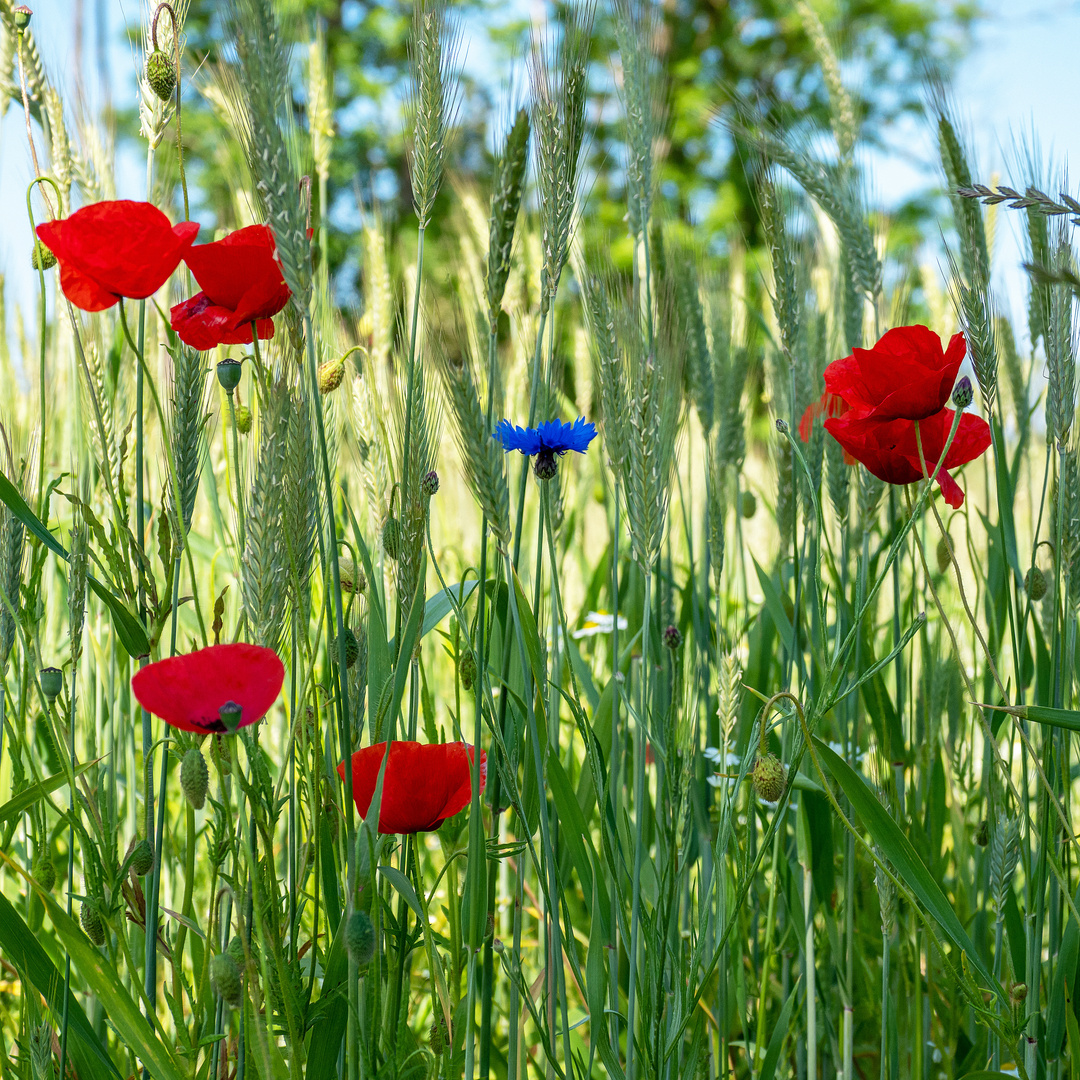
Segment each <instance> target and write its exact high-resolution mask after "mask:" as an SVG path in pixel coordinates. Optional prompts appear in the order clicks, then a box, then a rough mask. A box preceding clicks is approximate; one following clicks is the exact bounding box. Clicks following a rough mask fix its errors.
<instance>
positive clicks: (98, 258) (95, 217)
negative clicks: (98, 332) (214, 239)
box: [37, 199, 199, 311]
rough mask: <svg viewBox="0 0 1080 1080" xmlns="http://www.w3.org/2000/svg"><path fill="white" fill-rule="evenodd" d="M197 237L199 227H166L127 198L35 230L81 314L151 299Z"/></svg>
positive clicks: (146, 206)
mask: <svg viewBox="0 0 1080 1080" xmlns="http://www.w3.org/2000/svg"><path fill="white" fill-rule="evenodd" d="M198 232H199V225H198V222H195V221H182V222H180V224H179V225H170V224H169V219H168V218H167V217H166V216H165V215H164V214H163V213H162V212H161V211H160V210H159V209H158V208H157V207H156V206H151V205H150V203H148V202H132V201H131V200H129V199H115V200H112V201H110V202H98V203H92V204H91V205H90V206H84V207H83V208H82V209H81V210H76V211H75V213H74V214H72V215H71V217H67V218H61V219H60V220H59V221H49V222H46V223H45V224H44V225H39V226H38V228H37V234H38V238H39V239H40V240H41V242H42V243H43V244H44V245H45V246H46V247H47V248H48V249H49V250H50V251H51V252H52V253H53V254H54V255H55V256H56V260H57V262H59V263H60V288H62V289H63V290H64V295H65V296H66V297H67V298H68V299H69V300H70V301H71V302H72V303H73V304H74V305H75V306H76V307H77V308H82V310H83V311H104V310H105V309H106V308H109V307H112V306H113V304H115V303H116V302H117V300H119V299H120V298H121V297H128V298H129V299H132V300H143V299H145V298H146V297H148V296H153V294H154V293H156V292H157V291H158V289H160V288H161V286H162V285H164V284H165V282H166V281H167V280H168V278H169V275H170V274H171V273H172V272H173V271H174V270H175V269H176V268H177V266H178V265H179V264H180V260H181V259H182V258H183V257H184V252H185V251H187V250H188V248H190V247H191V244H192V242H193V241H194V240H195V237H196V235H197V234H198Z"/></svg>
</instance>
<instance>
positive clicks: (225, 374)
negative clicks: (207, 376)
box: [217, 357, 244, 394]
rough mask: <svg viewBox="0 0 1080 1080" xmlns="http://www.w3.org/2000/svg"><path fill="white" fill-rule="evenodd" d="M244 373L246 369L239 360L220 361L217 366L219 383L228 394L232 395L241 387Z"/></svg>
mask: <svg viewBox="0 0 1080 1080" xmlns="http://www.w3.org/2000/svg"><path fill="white" fill-rule="evenodd" d="M243 373H244V367H243V365H242V364H241V363H240V361H239V360H233V359H232V358H231V357H230V358H229V359H228V360H219V361H218V365H217V381H218V383H219V384H220V386H221V389H222V390H224V391H225V392H226V393H227V394H231V393H232V392H233V391H234V390H235V389H236V388H237V387H238V386H239V385H240V376H241V375H243Z"/></svg>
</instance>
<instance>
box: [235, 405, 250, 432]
mask: <svg viewBox="0 0 1080 1080" xmlns="http://www.w3.org/2000/svg"><path fill="white" fill-rule="evenodd" d="M236 430H237V431H239V432H240V434H241V435H247V434H248V432H250V431H251V410H250V409H249V408H248V407H247V406H246V405H237V406H236Z"/></svg>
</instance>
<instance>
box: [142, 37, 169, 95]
mask: <svg viewBox="0 0 1080 1080" xmlns="http://www.w3.org/2000/svg"><path fill="white" fill-rule="evenodd" d="M146 81H147V82H148V83H149V84H150V89H151V90H153V91H154V93H155V94H157V96H158V97H159V98H161V100H162V101H168V100H169V99H170V98H171V97H172V95H173V91H174V90H175V89H176V67H175V66H174V64H173V61H172V57H171V56H169V54H168V53H166V52H165V51H164V50H162V49H155V50H154V51H153V52H152V53H151V54H150V55H149V56H148V57H147V58H146Z"/></svg>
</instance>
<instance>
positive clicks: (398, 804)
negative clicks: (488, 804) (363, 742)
mask: <svg viewBox="0 0 1080 1080" xmlns="http://www.w3.org/2000/svg"><path fill="white" fill-rule="evenodd" d="M385 755H386V743H384V742H381V743H375V745H374V746H367V747H365V748H364V749H363V750H357V751H356V753H355V754H353V756H352V781H353V802H355V803H356V809H357V810H359V811H360V814H361V816H363V815H365V814H367V812H368V808H369V807H370V806H371V800H372V798H373V797H374V795H375V785H376V783H378V780H379V769H380V768H381V767H382V762H383V757H384V756H385ZM472 761H473V748H472V747H471V746H470V745H469V744H468V743H463V742H452V743H418V742H394V743H391V744H390V759H389V760H388V761H387V763H386V773H385V775H384V776H383V790H382V804H381V805H380V807H379V832H381V833H418V832H432V831H433V830H435V829H437V828H438V827H439V826H440V825H441V824H442V823H443V822H444V821H445V820H446V819H447V818H448V817H453V816H454V814H457V813H460V812H461V811H462V810H464V809H465V807H466V806H468V805H469V802H470V801H471V800H472ZM337 771H338V776H340V777H341V778H342V779H344V778H345V764H344V762H343V763H342V764H340V765H339V766H338V770H337ZM486 783H487V754H486V753H485V752H484V751H483V750H481V751H480V790H481V791H483V790H484V785H485V784H486Z"/></svg>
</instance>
